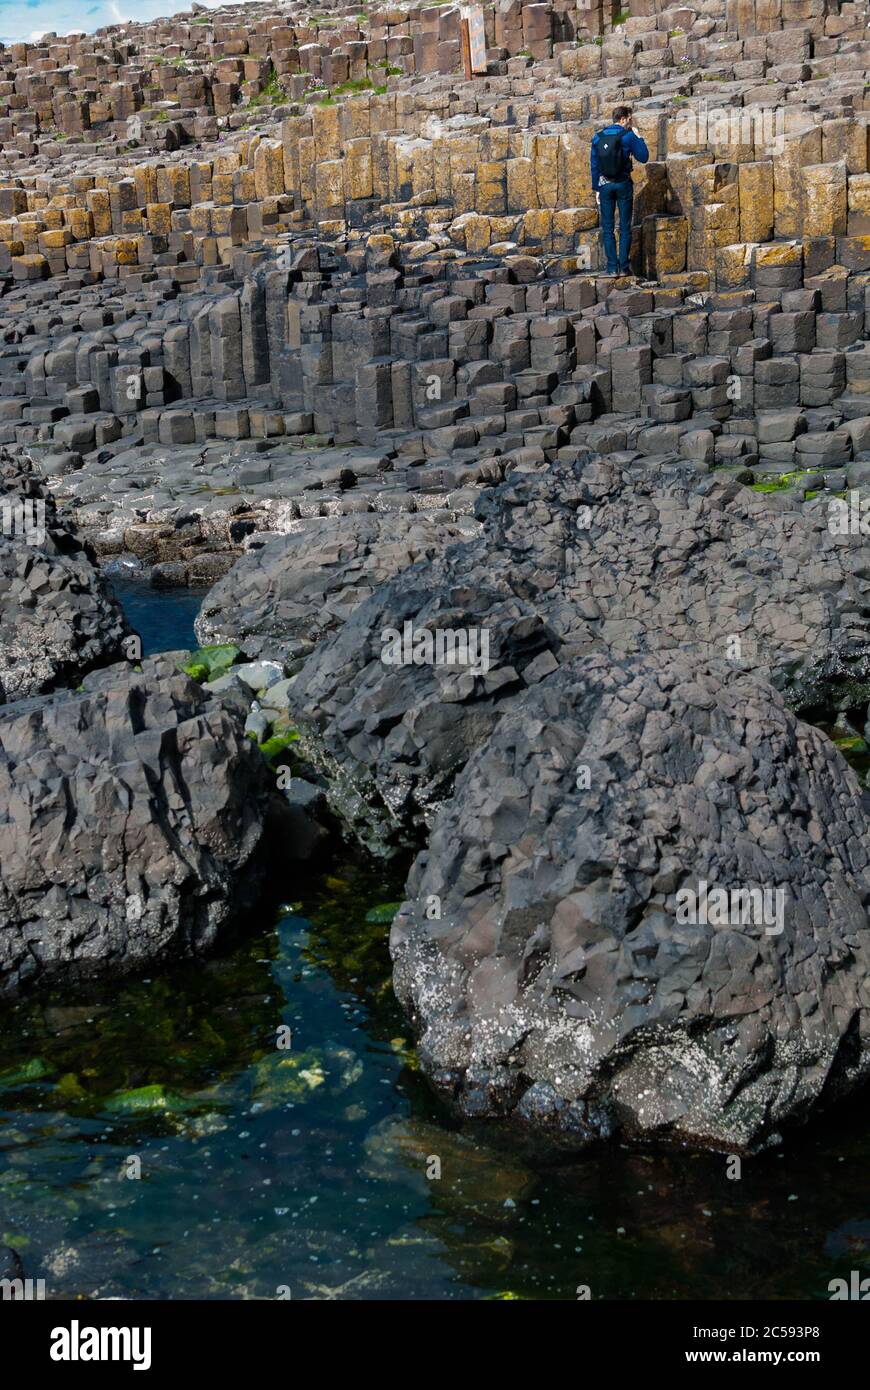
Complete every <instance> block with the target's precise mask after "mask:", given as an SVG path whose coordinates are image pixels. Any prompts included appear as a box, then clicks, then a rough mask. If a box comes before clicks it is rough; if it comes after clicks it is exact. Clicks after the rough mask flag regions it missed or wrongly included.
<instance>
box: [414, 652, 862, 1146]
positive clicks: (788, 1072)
mask: <svg viewBox="0 0 870 1390" xmlns="http://www.w3.org/2000/svg"><path fill="white" fill-rule="evenodd" d="M868 847H870V819H868V813H867V810H866V808H865V806H864V805H862V798H861V791H860V787H859V785H858V782H857V780H856V778H855V776H854V774H853V773H852V772H851V771H850V769H849V768H848V767H847V766H846V765H845V763H844V762H843V761H842V759H841V758H840V756H839V754H838V753H837V751H836V750H835V749H834V748H833V746H832V745H831V744H830V743H829V742H828V741H827V740H826V739H825V738H824V736H823V735H821V734H820V733H819V732H818V731H817V730H815V729H814V728H811V727H809V726H807V725H804V724H802V723H801V722H799V721H798V720H797V719H796V718H795V717H794V715H793V714H791V713H790V712H789V711H788V710H787V708H786V707H785V705H784V703H783V701H782V698H781V696H779V695H778V694H777V693H776V692H774V691H772V690H771V689H770V687H769V686H767V685H766V684H765V683H764V682H763V681H760V680H759V679H758V678H756V677H755V676H753V675H749V674H746V673H741V672H739V671H735V670H734V669H733V668H732V667H730V666H729V665H728V664H727V663H724V662H713V663H703V662H696V661H694V660H691V659H689V658H687V657H686V656H684V655H682V654H680V655H670V654H662V655H658V656H646V657H642V658H634V659H632V660H630V661H628V662H624V663H620V664H614V663H612V662H611V660H610V659H609V658H607V657H603V656H590V657H589V658H588V659H587V660H585V661H578V662H575V663H573V664H571V665H568V666H566V667H564V668H563V669H562V670H560V671H559V672H558V673H556V674H555V675H553V676H551V677H550V678H548V679H547V680H545V681H543V682H542V683H541V684H540V686H539V688H538V690H537V691H535V692H533V693H529V694H528V695H527V696H526V699H525V702H524V704H523V706H522V708H521V709H519V710H517V711H515V712H513V713H510V714H506V715H505V716H504V717H503V718H502V719H501V720H500V721H499V723H498V727H497V728H496V729H495V731H494V733H493V734H492V736H491V737H490V739H489V740H488V742H487V743H486V744H485V745H484V746H483V747H482V748H481V749H480V750H479V751H478V752H477V753H475V755H474V756H473V758H472V759H471V760H470V762H469V763H468V765H467V767H466V768H465V770H464V772H463V773H462V774H461V775H460V777H459V778H458V780H457V783H456V790H455V795H454V797H453V798H452V800H450V801H449V802H448V803H447V804H446V805H445V806H444V807H443V808H442V809H441V811H440V813H439V815H438V817H437V820H436V822H435V827H434V830H433V833H432V836H431V840H430V843H429V846H428V849H427V850H425V851H424V852H423V853H421V854H420V855H419V857H418V859H417V861H416V863H415V865H414V867H413V869H412V872H411V875H410V877H409V880H408V885H407V890H406V893H407V901H406V903H405V904H404V905H403V908H402V910H401V911H400V913H399V914H398V916H397V918H396V920H395V923H394V925H393V929H392V935H391V950H392V954H393V960H394V968H395V986H396V990H397V993H398V996H399V998H400V1000H401V1002H402V1004H403V1006H404V1007H405V1009H406V1011H407V1012H408V1014H409V1017H410V1018H411V1019H412V1020H413V1022H414V1025H415V1026H416V1028H417V1030H418V1031H419V1033H420V1037H421V1056H422V1059H423V1063H424V1067H425V1069H426V1071H427V1072H428V1074H429V1076H430V1078H431V1079H432V1081H433V1082H434V1083H435V1085H436V1087H437V1088H438V1089H439V1090H440V1091H441V1092H442V1093H443V1094H444V1095H445V1096H446V1097H448V1098H449V1099H451V1100H453V1101H454V1102H455V1103H456V1104H457V1105H458V1107H459V1108H460V1110H461V1111H462V1112H464V1113H465V1114H467V1115H472V1116H474V1115H486V1116H493V1115H508V1114H510V1115H512V1116H513V1117H514V1118H515V1119H519V1120H522V1121H525V1122H527V1123H528V1124H530V1125H532V1126H536V1127H542V1128H548V1129H551V1130H552V1131H554V1132H555V1133H557V1134H558V1135H560V1136H561V1137H562V1138H564V1139H565V1140H567V1141H569V1142H570V1143H572V1144H577V1145H582V1144H585V1143H586V1142H587V1141H589V1140H592V1139H594V1138H596V1137H602V1136H604V1137H606V1136H608V1135H611V1134H614V1133H621V1134H623V1135H626V1136H637V1137H641V1138H644V1139H646V1138H656V1139H682V1138H689V1139H693V1140H699V1141H702V1142H705V1143H708V1144H711V1145H715V1146H723V1147H726V1148H751V1147H753V1146H756V1145H758V1144H761V1143H763V1142H764V1140H765V1139H767V1138H768V1137H770V1136H771V1135H772V1134H773V1133H775V1131H776V1130H777V1129H778V1127H779V1126H781V1125H783V1124H786V1123H787V1122H792V1121H800V1120H803V1119H805V1118H806V1116H807V1113H808V1111H809V1110H810V1108H811V1107H812V1106H814V1105H815V1104H818V1103H822V1102H827V1101H828V1100H830V1099H833V1098H834V1097H835V1096H837V1095H839V1094H842V1093H844V1092H845V1091H846V1090H848V1089H849V1088H850V1087H852V1086H854V1085H856V1084H857V1083H858V1082H859V1081H860V1080H861V1079H863V1078H864V1077H866V1075H867V1073H868V1071H870V1040H868V1025H867V1019H868V1017H870V1015H868V1004H870V986H868V983H867V981H868V970H870V925H868V903H870V848H868ZM705 883H706V884H707V885H709V892H708V896H707V909H706V911H705V908H704V901H705V899H704V889H703V884H705ZM714 888H720V889H722V888H724V889H727V890H729V891H730V890H732V889H734V890H737V889H742V890H750V889H759V890H767V894H768V896H767V897H766V898H765V897H762V898H760V899H758V898H756V899H747V900H746V901H740V902H737V900H735V902H734V903H733V904H732V905H731V908H730V912H729V914H728V917H729V918H730V924H729V920H722V918H721V913H720V909H719V907H718V906H717V907H715V908H714V906H713V903H714V900H715V894H714V892H713V890H714ZM689 890H691V894H693V895H694V897H689V896H688V895H689ZM777 892H781V893H782V894H783V896H782V897H781V898H778V897H776V893H777ZM693 903H694V905H695V909H696V910H694V911H693V910H692V904H693ZM747 904H748V906H747ZM439 910H440V917H439V916H438V915H437V913H438V911H439ZM741 914H742V917H741Z"/></svg>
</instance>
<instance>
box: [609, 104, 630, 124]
mask: <svg viewBox="0 0 870 1390" xmlns="http://www.w3.org/2000/svg"><path fill="white" fill-rule="evenodd" d="M630 115H631V107H630V106H614V108H613V119H614V120H615V121H624V120H625V118H626V116H630Z"/></svg>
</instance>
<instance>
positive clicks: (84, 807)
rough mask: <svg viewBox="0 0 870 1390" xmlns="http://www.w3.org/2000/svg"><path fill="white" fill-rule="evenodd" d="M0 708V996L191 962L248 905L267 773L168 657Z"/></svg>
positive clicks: (238, 726)
mask: <svg viewBox="0 0 870 1390" xmlns="http://www.w3.org/2000/svg"><path fill="white" fill-rule="evenodd" d="M94 685H95V687H96V688H95V689H94V690H93V691H88V692H85V693H83V694H76V695H63V696H56V697H55V696H47V697H43V698H40V699H36V700H29V701H22V702H20V703H18V704H16V705H8V706H6V707H5V708H4V709H3V710H2V711H0V804H2V805H3V807H4V816H3V819H2V821H0V924H2V925H0V993H10V992H12V991H13V990H14V989H16V988H17V987H18V986H20V985H23V984H25V983H33V982H34V981H36V980H37V979H39V978H40V977H42V976H44V975H46V974H49V973H50V972H52V971H53V970H54V969H55V968H57V969H58V970H62V972H63V976H64V978H65V979H69V978H72V977H75V976H76V975H78V974H86V973H90V972H94V971H97V970H109V971H112V972H115V973H120V972H123V971H125V970H130V969H136V968H139V967H142V966H143V965H145V964H146V963H150V962H152V961H154V962H156V961H160V960H162V959H166V958H168V957H171V958H172V959H174V960H177V959H179V958H181V957H184V956H197V955H199V954H201V953H202V952H204V951H206V950H207V949H208V948H209V947H210V946H212V945H213V943H214V942H215V940H216V939H217V937H218V935H219V934H220V933H221V932H223V931H224V930H226V929H227V928H228V927H229V926H230V925H231V923H232V922H233V920H234V919H235V918H236V917H237V916H238V915H239V913H240V912H241V911H243V909H244V908H245V907H246V905H249V904H250V902H251V901H252V898H253V896H254V895H255V893H256V891H257V889H258V886H259V879H260V872H261V862H260V861H261V858H262V851H263V848H264V835H265V824H266V822H265V815H266V809H267V804H268V788H267V780H266V768H265V763H264V761H263V759H262V758H261V756H260V754H259V752H258V751H257V749H256V748H254V747H253V746H252V744H251V743H250V741H249V740H247V739H246V738H245V737H244V734H243V730H242V722H241V720H239V719H236V718H235V717H234V716H233V715H232V714H231V713H230V712H229V711H228V710H227V709H226V708H224V707H223V706H222V705H221V703H220V702H219V701H218V700H217V699H214V698H212V697H210V696H209V695H207V694H206V693H205V692H204V691H203V690H202V689H201V688H200V687H199V686H197V685H196V684H195V683H194V682H193V681H190V680H188V679H187V677H185V676H182V675H179V674H174V675H173V674H168V673H167V672H166V669H165V663H163V664H161V663H159V662H147V661H146V662H145V663H143V670H142V673H141V674H130V672H129V671H128V670H124V669H117V670H115V671H114V672H100V673H99V675H98V676H97V677H96V678H95V681H94Z"/></svg>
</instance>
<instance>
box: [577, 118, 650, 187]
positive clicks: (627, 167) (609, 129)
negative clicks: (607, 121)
mask: <svg viewBox="0 0 870 1390" xmlns="http://www.w3.org/2000/svg"><path fill="white" fill-rule="evenodd" d="M618 130H624V131H625V134H624V135H623V137H622V165H623V170H624V172H623V175H622V177H623V178H624V179H627V178H630V177H631V160H632V156H634V158H635V159H636V160H637V162H638V164H646V162H647V160H648V159H649V150H648V149H647V147H646V141H645V140H642V139H641V138H640V136H639V135H635V133H634V131H633V130H630V129H629V128H628V127H627V126H621V125H608V126H605V127H604V131H600V130H599V131H596V133H595V134H594V135H593V137H592V156H591V157H592V190H593V192H597V191H598V189H599V187H600V186H601V170H600V169H599V168H598V139H599V136H600V135H602V134H604V133H605V132H606V134H608V135H611V134H613V135H615V134H616V132H617V131H618Z"/></svg>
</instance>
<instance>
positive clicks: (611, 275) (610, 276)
mask: <svg viewBox="0 0 870 1390" xmlns="http://www.w3.org/2000/svg"><path fill="white" fill-rule="evenodd" d="M601 278H602V280H615V279H616V271H615V270H602V272H601Z"/></svg>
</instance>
